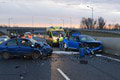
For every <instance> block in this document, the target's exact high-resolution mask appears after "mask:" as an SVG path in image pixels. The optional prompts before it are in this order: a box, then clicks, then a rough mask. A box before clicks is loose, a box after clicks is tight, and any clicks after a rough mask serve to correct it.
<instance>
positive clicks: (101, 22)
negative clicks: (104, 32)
mask: <svg viewBox="0 0 120 80" xmlns="http://www.w3.org/2000/svg"><path fill="white" fill-rule="evenodd" d="M105 24H106V23H105V20H104V18H102V17H99V18H98V28H99V29H104V27H105Z"/></svg>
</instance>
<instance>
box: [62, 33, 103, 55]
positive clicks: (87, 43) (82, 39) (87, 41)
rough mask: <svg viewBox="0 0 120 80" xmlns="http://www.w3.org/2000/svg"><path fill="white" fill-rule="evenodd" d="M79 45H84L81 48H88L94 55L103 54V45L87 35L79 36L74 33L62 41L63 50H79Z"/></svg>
mask: <svg viewBox="0 0 120 80" xmlns="http://www.w3.org/2000/svg"><path fill="white" fill-rule="evenodd" d="M81 44H84V46H83V47H86V48H89V49H90V50H92V51H93V52H95V53H98V52H99V53H101V52H103V45H102V42H101V41H97V40H95V39H94V38H93V37H91V36H88V35H81V34H77V33H74V34H72V35H71V36H69V37H67V38H65V39H64V45H63V48H64V50H68V49H75V50H79V49H80V47H81Z"/></svg>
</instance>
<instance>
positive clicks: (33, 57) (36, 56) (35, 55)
mask: <svg viewBox="0 0 120 80" xmlns="http://www.w3.org/2000/svg"><path fill="white" fill-rule="evenodd" d="M31 57H32V59H33V60H35V59H38V58H39V57H40V52H38V51H34V52H33V54H32V56H31Z"/></svg>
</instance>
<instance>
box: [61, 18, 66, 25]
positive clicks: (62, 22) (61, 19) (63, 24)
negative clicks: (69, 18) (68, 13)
mask: <svg viewBox="0 0 120 80" xmlns="http://www.w3.org/2000/svg"><path fill="white" fill-rule="evenodd" d="M61 20H62V23H63V27H64V25H65V24H64V23H65V21H64V19H61Z"/></svg>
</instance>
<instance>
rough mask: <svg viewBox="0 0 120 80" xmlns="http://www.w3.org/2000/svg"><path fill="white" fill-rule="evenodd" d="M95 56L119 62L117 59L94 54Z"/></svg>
mask: <svg viewBox="0 0 120 80" xmlns="http://www.w3.org/2000/svg"><path fill="white" fill-rule="evenodd" d="M96 56H97V57H104V58H107V59H111V60H114V61H117V62H120V60H119V59H116V58H112V57H108V56H104V55H101V54H96Z"/></svg>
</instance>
